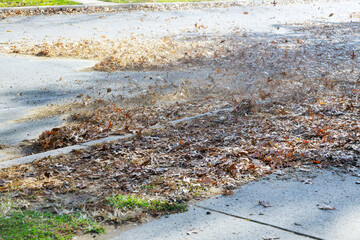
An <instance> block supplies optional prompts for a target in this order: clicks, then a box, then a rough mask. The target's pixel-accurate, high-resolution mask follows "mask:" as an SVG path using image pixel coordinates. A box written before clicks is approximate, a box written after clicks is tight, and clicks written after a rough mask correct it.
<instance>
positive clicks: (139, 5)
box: [0, 0, 251, 13]
mask: <svg viewBox="0 0 360 240" xmlns="http://www.w3.org/2000/svg"><path fill="white" fill-rule="evenodd" d="M250 2H251V0H243V1H209V2H173V3H111V2H104V3H99V4H83V5H61V6H33V7H7V8H0V13H5V12H17V11H18V12H33V11H49V10H50V11H66V10H81V9H89V8H93V9H102V8H104V9H109V10H110V9H113V10H117V9H124V10H126V9H132V8H139V9H142V8H144V9H147V8H151V7H174V6H192V7H201V6H219V5H223V4H226V5H232V6H244V5H247V4H250Z"/></svg>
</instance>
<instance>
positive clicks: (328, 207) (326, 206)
mask: <svg viewBox="0 0 360 240" xmlns="http://www.w3.org/2000/svg"><path fill="white" fill-rule="evenodd" d="M317 206H318V208H319V209H321V210H336V208H334V207H332V206H330V205H326V204H323V205H320V204H317Z"/></svg>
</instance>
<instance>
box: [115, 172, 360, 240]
mask: <svg viewBox="0 0 360 240" xmlns="http://www.w3.org/2000/svg"><path fill="white" fill-rule="evenodd" d="M307 170H308V169H303V170H302V171H296V172H293V173H287V174H283V175H279V174H273V175H271V176H270V177H266V178H264V179H262V180H260V181H257V182H253V183H250V184H247V185H245V186H243V187H241V188H240V189H238V190H237V191H235V193H234V195H233V196H219V197H215V198H213V199H209V200H207V201H203V202H199V203H196V205H194V206H191V207H189V211H188V212H186V213H183V214H176V215H170V216H167V217H163V218H161V219H159V220H156V221H152V222H149V223H147V224H144V225H142V226H140V227H137V228H134V229H131V230H129V231H127V232H124V233H122V234H121V235H119V236H118V237H116V238H113V240H120V239H128V240H130V239H354V240H355V239H360V184H357V183H358V182H357V181H359V180H360V178H359V177H358V176H359V175H357V174H355V173H353V175H356V176H352V175H350V174H348V173H347V174H344V173H339V172H340V170H336V171H325V170H311V171H309V172H307ZM259 201H262V203H263V205H265V206H267V205H269V206H268V207H264V206H263V205H261V204H259ZM330 207H334V208H335V209H334V210H330V209H329V208H330ZM321 208H325V209H328V210H324V209H321Z"/></svg>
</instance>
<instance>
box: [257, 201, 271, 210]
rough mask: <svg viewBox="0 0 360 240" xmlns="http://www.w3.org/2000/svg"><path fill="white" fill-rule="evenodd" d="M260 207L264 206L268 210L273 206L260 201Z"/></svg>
mask: <svg viewBox="0 0 360 240" xmlns="http://www.w3.org/2000/svg"><path fill="white" fill-rule="evenodd" d="M259 205H261V206H263V207H265V208H267V207H272V206H271V205H270V202H265V201H260V200H259Z"/></svg>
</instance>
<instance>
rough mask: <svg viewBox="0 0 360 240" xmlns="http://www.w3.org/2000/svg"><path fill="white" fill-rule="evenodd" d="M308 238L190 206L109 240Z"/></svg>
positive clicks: (294, 239)
mask: <svg viewBox="0 0 360 240" xmlns="http://www.w3.org/2000/svg"><path fill="white" fill-rule="evenodd" d="M266 238H268V239H271V238H273V239H293V240H297V239H299V240H300V239H308V238H306V237H303V236H299V235H296V234H293V233H290V232H286V231H281V230H278V229H275V228H272V227H268V226H262V225H259V224H256V223H252V222H248V221H245V220H241V219H238V218H233V217H229V216H226V215H224V214H219V213H216V212H211V213H210V214H208V211H207V210H204V209H200V208H197V207H190V208H189V211H188V212H185V213H182V214H174V215H170V216H168V217H162V218H161V219H159V220H155V221H152V222H149V223H147V224H144V225H142V226H140V227H137V228H133V229H131V230H129V231H127V232H124V233H122V234H120V235H119V236H117V237H115V238H112V240H123V239H127V240H132V239H134V240H135V239H136V240H137V239H148V240H150V239H151V240H155V239H157V240H160V239H173V240H177V239H182V240H183V239H194V240H195V239H207V240H212V239H214V240H219V239H228V240H230V239H244V240H246V239H252V240H254V239H259V240H260V239H261V240H262V239H266Z"/></svg>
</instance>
